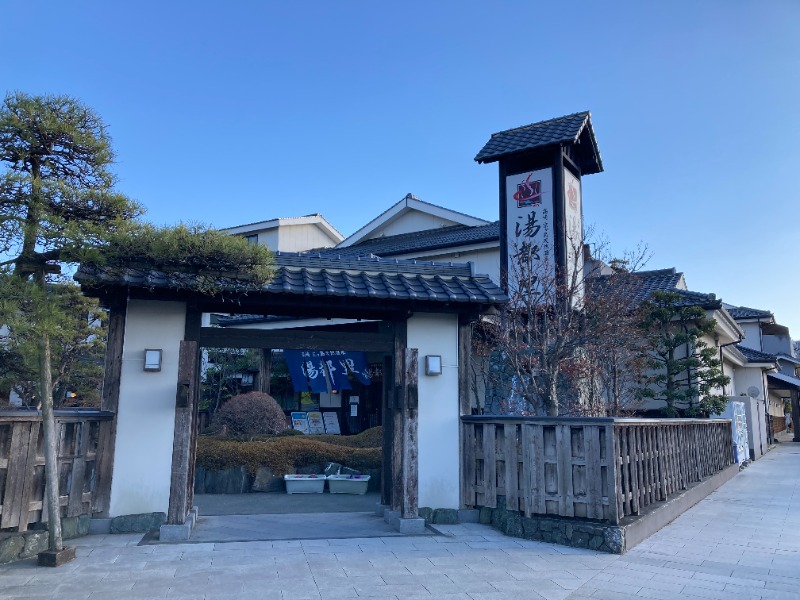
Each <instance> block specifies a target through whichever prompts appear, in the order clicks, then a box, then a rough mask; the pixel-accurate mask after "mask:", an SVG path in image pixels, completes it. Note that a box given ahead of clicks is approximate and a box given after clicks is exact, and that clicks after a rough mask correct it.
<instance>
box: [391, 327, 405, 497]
mask: <svg viewBox="0 0 800 600" xmlns="http://www.w3.org/2000/svg"><path fill="white" fill-rule="evenodd" d="M407 334H408V329H407V325H406V322H405V321H397V322H396V323H395V327H394V367H393V368H392V379H393V381H392V383H393V385H392V397H391V405H392V406H391V413H390V415H391V421H392V430H391V438H390V439H391V447H392V460H391V468H392V471H391V476H392V493H391V497H392V504H391V507H392V510H393V511H395V512H401V510H402V506H403V496H404V495H405V486H404V485H403V430H404V414H403V412H404V411H403V404H404V398H403V396H404V394H403V374H404V373H405V351H406V343H407Z"/></svg>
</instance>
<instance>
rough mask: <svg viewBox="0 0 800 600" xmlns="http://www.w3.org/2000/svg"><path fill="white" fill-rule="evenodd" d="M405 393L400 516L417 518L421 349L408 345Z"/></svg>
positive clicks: (404, 375) (405, 360) (404, 376)
mask: <svg viewBox="0 0 800 600" xmlns="http://www.w3.org/2000/svg"><path fill="white" fill-rule="evenodd" d="M403 358H404V360H403V363H404V369H403V370H404V373H403V396H404V403H403V404H404V410H403V417H404V427H403V488H404V489H403V505H402V507H401V511H400V516H401V517H402V518H404V519H416V518H417V517H418V516H419V512H418V509H419V485H418V483H419V481H418V480H419V467H418V464H419V463H418V452H419V444H418V436H417V429H418V427H417V426H418V422H419V381H418V373H419V351H418V350H417V349H416V348H406V351H405V353H404V357H403Z"/></svg>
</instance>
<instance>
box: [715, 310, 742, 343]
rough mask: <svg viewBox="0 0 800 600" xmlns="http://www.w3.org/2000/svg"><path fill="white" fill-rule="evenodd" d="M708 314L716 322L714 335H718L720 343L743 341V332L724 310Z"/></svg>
mask: <svg viewBox="0 0 800 600" xmlns="http://www.w3.org/2000/svg"><path fill="white" fill-rule="evenodd" d="M708 312H709V316H710V317H713V318H714V320H715V321H716V322H717V326H716V329H715V333H716V334H717V335H719V337H720V342H721V343H723V344H729V343H731V342H739V341H741V340H743V339H744V331H742V328H741V327H739V325H738V324H737V323H736V321H735V320H734V318H733V317H732V316H731V315H730V313H729V312H728V311H727V310H725V308H718V309H715V310H712V311H708Z"/></svg>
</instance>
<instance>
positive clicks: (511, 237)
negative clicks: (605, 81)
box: [475, 112, 603, 293]
mask: <svg viewBox="0 0 800 600" xmlns="http://www.w3.org/2000/svg"><path fill="white" fill-rule="evenodd" d="M475 160H476V161H477V162H479V163H491V162H497V163H498V165H499V175H500V278H501V285H502V287H503V289H504V290H505V291H506V292H509V293H512V292H513V291H514V287H515V282H514V281H513V279H514V278H513V276H512V277H511V281H510V277H509V275H510V274H513V273H515V272H518V271H519V263H520V262H521V259H520V257H521V256H522V257H524V258H526V259H528V261H529V262H531V263H532V267H529V268H533V269H535V270H536V277H538V278H541V277H548V278H550V279H551V280H552V281H553V282H555V283H556V284H558V285H563V284H565V283H567V282H568V281H570V278H571V277H573V276H575V277H582V276H583V275H582V273H581V272H580V271H582V270H583V205H582V199H581V177H582V176H583V175H592V174H593V173H600V172H601V171H602V170H603V163H602V161H601V159H600V151H599V150H598V148H597V140H596V139H595V137H594V131H593V130H592V122H591V115H590V114H589V112H580V113H575V114H572V115H568V116H565V117H560V118H557V119H550V120H549V121H541V122H539V123H533V124H531V125H526V126H524V127H517V128H515V129H509V130H507V131H501V132H498V133H494V134H492V137H491V138H489V141H488V142H486V145H485V146H484V147H483V149H481V151H480V152H479V153H478V155H477V156H476V157H475ZM515 261H516V262H515ZM576 270H577V271H579V272H578V273H577V274H575V273H574V272H575V271H576ZM509 288H511V289H509Z"/></svg>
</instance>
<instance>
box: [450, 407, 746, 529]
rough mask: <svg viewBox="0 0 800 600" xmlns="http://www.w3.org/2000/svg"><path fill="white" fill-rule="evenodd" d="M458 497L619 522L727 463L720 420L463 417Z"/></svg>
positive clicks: (726, 438) (470, 502) (528, 511)
mask: <svg viewBox="0 0 800 600" xmlns="http://www.w3.org/2000/svg"><path fill="white" fill-rule="evenodd" d="M461 420H462V427H463V443H464V449H463V460H464V464H463V477H462V498H463V502H464V504H465V505H466V506H471V507H474V506H484V507H488V508H495V507H496V506H497V497H498V496H505V498H506V507H507V508H508V509H509V510H517V511H519V512H521V513H523V514H524V515H525V516H528V517H529V516H531V515H558V516H563V517H585V518H590V519H598V520H605V521H608V522H610V523H614V524H616V523H619V522H620V519H622V518H623V517H627V516H632V515H638V514H639V513H640V512H641V511H642V510H644V509H645V508H647V507H648V506H650V505H651V504H653V503H655V502H658V501H661V500H666V499H667V498H668V497H669V496H671V495H672V494H675V493H677V492H679V491H681V490H685V489H686V488H687V487H688V486H689V485H691V484H693V483H697V482H699V481H702V480H703V479H705V478H706V477H709V476H711V475H714V474H715V473H719V472H720V471H722V470H723V469H725V468H726V467H727V466H729V465H732V464H733V463H734V455H733V436H732V432H731V423H730V421H727V420H722V419H611V418H525V417H478V416H470V417H462V419H461Z"/></svg>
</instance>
